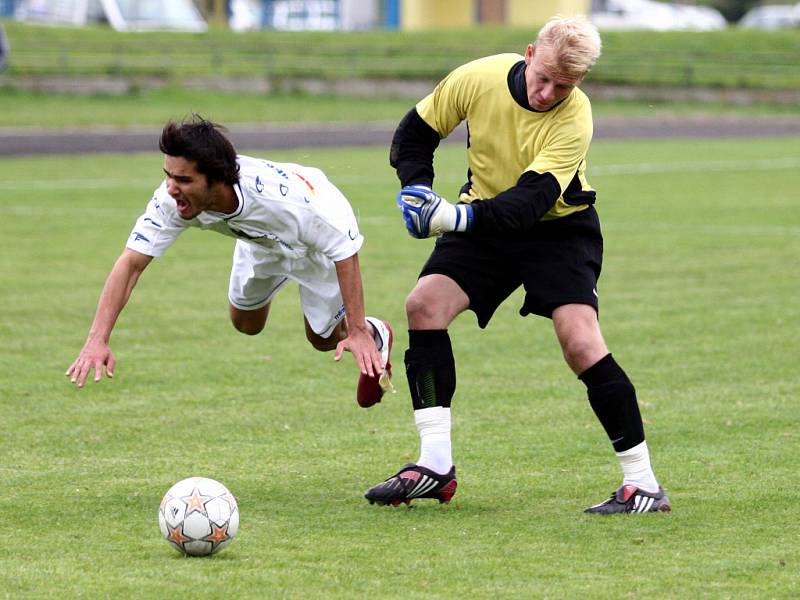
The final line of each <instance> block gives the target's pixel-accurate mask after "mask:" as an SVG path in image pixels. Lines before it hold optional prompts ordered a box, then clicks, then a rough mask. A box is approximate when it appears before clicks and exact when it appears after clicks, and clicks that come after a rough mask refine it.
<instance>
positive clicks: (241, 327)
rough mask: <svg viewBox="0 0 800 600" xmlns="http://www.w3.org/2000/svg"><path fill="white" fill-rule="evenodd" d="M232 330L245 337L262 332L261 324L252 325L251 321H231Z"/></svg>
mask: <svg viewBox="0 0 800 600" xmlns="http://www.w3.org/2000/svg"><path fill="white" fill-rule="evenodd" d="M231 322H232V323H233V327H234V329H236V331H238V332H240V333H243V334H245V335H257V334H259V333H261V332H262V331H263V330H264V324H263V323H260V324H259V323H253V322H252V321H246V320H238V319H232V320H231Z"/></svg>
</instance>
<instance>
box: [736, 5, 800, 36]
mask: <svg viewBox="0 0 800 600" xmlns="http://www.w3.org/2000/svg"><path fill="white" fill-rule="evenodd" d="M739 27H744V28H745V29H767V30H770V31H774V30H776V29H791V28H792V27H800V3H798V4H795V5H791V4H768V5H764V6H756V7H754V8H751V9H750V10H748V11H747V12H746V13H745V15H744V16H743V17H742V18H741V19H740V20H739Z"/></svg>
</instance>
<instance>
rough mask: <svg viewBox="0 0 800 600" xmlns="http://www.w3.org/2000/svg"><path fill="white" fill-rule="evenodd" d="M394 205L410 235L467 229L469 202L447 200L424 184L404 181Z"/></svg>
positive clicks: (470, 225)
mask: <svg viewBox="0 0 800 600" xmlns="http://www.w3.org/2000/svg"><path fill="white" fill-rule="evenodd" d="M397 207H398V208H399V209H400V211H401V212H402V213H403V220H404V221H405V222H406V229H407V230H408V233H410V234H411V236H412V237H415V238H418V239H422V238H426V237H432V236H433V237H436V236H440V235H442V234H443V233H447V232H448V231H469V230H470V228H471V227H472V206H470V205H469V204H450V203H449V202H448V201H447V200H445V199H444V198H442V197H441V196H440V195H439V194H437V193H436V192H434V191H433V190H432V189H431V188H429V187H428V186H427V185H407V186H406V187H404V188H403V189H402V190H400V193H398V194H397Z"/></svg>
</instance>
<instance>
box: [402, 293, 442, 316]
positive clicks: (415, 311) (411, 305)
mask: <svg viewBox="0 0 800 600" xmlns="http://www.w3.org/2000/svg"><path fill="white" fill-rule="evenodd" d="M438 312H439V311H437V310H436V300H435V299H434V298H429V297H428V296H427V294H425V293H424V292H422V291H420V290H418V289H415V290H413V291H412V292H411V293H410V294H409V295H408V298H406V315H408V320H409V322H413V321H421V320H422V321H428V320H430V319H433V318H434V317H435V316H436V315H437V314H438Z"/></svg>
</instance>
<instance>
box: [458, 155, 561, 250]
mask: <svg viewBox="0 0 800 600" xmlns="http://www.w3.org/2000/svg"><path fill="white" fill-rule="evenodd" d="M560 195H561V186H559V185H558V181H557V180H556V178H555V177H553V175H551V174H550V173H545V174H544V175H540V174H539V173H536V172H535V171H525V172H524V173H523V174H522V176H521V177H520V178H519V180H518V181H517V184H516V185H515V186H514V187H511V188H508V189H507V190H505V191H503V192H500V193H499V194H497V196H495V197H494V198H489V199H488V200H481V201H476V202H473V203H472V210H473V219H474V224H473V227H472V231H473V232H474V233H476V234H484V233H488V234H496V233H506V232H524V231H527V230H529V229H530V228H531V227H533V225H534V223H536V221H538V220H539V219H541V218H542V217H543V216H544V215H545V214H546V213H547V211H549V210H550V209H551V208H553V206H554V205H555V203H556V201H557V200H558V197H559V196H560Z"/></svg>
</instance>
